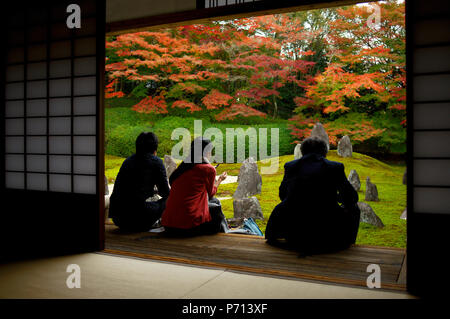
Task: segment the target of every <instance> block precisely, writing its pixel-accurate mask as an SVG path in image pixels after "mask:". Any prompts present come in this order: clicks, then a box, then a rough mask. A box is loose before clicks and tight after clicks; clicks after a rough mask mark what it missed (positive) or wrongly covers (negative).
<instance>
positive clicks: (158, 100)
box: [132, 95, 167, 114]
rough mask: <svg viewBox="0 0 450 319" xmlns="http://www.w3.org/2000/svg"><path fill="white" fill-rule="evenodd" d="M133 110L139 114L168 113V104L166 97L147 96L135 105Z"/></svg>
mask: <svg viewBox="0 0 450 319" xmlns="http://www.w3.org/2000/svg"><path fill="white" fill-rule="evenodd" d="M132 109H133V110H134V111H136V112H138V113H157V114H165V113H167V104H166V101H165V99H164V96H162V95H159V96H155V97H153V96H147V97H146V98H144V99H143V100H141V101H140V102H139V103H138V104H135V105H133V107H132Z"/></svg>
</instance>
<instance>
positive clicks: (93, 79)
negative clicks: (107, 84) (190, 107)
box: [2, 1, 105, 253]
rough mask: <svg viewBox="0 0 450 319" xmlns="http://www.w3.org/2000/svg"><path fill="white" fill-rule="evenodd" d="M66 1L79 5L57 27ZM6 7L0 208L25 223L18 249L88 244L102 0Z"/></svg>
mask: <svg viewBox="0 0 450 319" xmlns="http://www.w3.org/2000/svg"><path fill="white" fill-rule="evenodd" d="M70 3H76V4H78V5H79V7H80V9H81V20H80V22H81V25H80V26H81V27H80V28H74V29H71V28H69V27H68V26H67V24H66V20H67V18H68V17H69V15H70V14H72V13H73V11H71V10H69V12H67V6H68V5H69V4H70ZM6 13H7V16H6V17H5V19H4V23H6V28H7V30H8V32H7V33H8V37H7V39H6V41H7V50H6V52H5V56H4V79H3V80H4V92H3V94H4V96H3V103H2V104H3V105H4V108H3V109H2V112H3V130H2V131H3V145H2V146H3V170H4V174H2V175H3V180H2V184H3V185H2V186H3V188H2V192H3V193H4V194H6V195H7V196H6V200H7V202H8V204H9V205H8V208H7V209H6V210H5V211H2V215H3V214H7V215H8V216H7V218H8V220H7V222H8V223H10V226H11V227H12V228H11V229H12V230H13V231H14V232H17V231H20V230H21V229H22V230H26V232H27V233H25V237H23V239H25V238H30V239H31V238H33V240H31V241H30V242H27V240H24V242H23V245H22V247H27V246H28V247H33V246H34V244H33V243H34V241H37V242H39V243H41V240H42V244H43V246H42V245H41V247H42V249H43V250H47V249H48V250H49V251H54V250H55V249H53V248H56V250H61V249H62V251H69V250H74V249H75V250H85V249H95V248H96V247H99V243H100V241H101V229H100V228H101V227H100V225H99V220H101V217H99V211H100V207H99V205H101V203H100V201H99V198H103V195H102V194H100V192H101V190H102V187H99V185H101V184H99V181H100V180H101V181H103V179H102V177H103V170H102V164H101V163H102V158H103V157H102V155H101V152H102V151H103V147H102V145H101V144H102V138H101V136H102V134H101V133H102V132H101V130H102V118H103V115H102V112H103V111H102V110H101V103H102V98H101V92H102V91H103V88H102V86H101V84H102V78H103V59H104V49H103V48H104V30H103V28H104V15H105V9H104V4H103V3H102V2H101V1H78V2H65V1H58V2H52V1H49V2H47V3H46V2H45V1H40V2H37V3H36V4H35V5H33V6H18V7H14V6H11V8H9V9H8V10H7V11H6ZM39 228H40V229H39ZM9 235H10V236H11V235H14V233H13V234H11V233H9ZM28 235H29V236H28ZM31 253H32V252H31Z"/></svg>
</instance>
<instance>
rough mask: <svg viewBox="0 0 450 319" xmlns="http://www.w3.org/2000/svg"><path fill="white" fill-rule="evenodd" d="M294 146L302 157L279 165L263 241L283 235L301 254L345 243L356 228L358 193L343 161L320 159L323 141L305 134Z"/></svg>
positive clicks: (323, 152)
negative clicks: (276, 198) (281, 167)
mask: <svg viewBox="0 0 450 319" xmlns="http://www.w3.org/2000/svg"><path fill="white" fill-rule="evenodd" d="M300 148H301V152H302V154H303V156H302V157H301V158H300V159H297V160H294V161H291V162H288V163H286V164H285V166H284V170H285V171H284V178H283V181H282V182H281V185H280V188H279V196H280V199H281V203H280V204H278V205H277V206H276V207H275V209H274V210H273V212H272V214H271V215H270V218H269V221H268V223H267V227H266V239H267V242H268V243H269V244H274V245H276V244H280V243H281V242H280V241H279V239H284V240H286V241H287V243H288V246H290V247H291V248H294V249H296V250H298V251H300V252H301V253H302V254H304V255H310V254H318V253H326V252H334V251H338V250H342V249H345V248H348V247H349V246H350V245H351V244H353V243H355V240H356V235H357V233H358V227H359V219H360V211H359V208H358V206H357V202H358V193H357V192H356V191H355V190H354V188H353V187H352V185H351V184H350V182H349V181H348V180H347V177H346V176H345V172H344V165H343V164H342V163H338V162H333V161H329V160H327V159H325V156H326V154H327V152H328V146H327V144H326V143H325V142H324V141H323V140H321V139H318V138H315V137H310V138H307V139H306V140H305V141H303V143H302V145H301V147H300Z"/></svg>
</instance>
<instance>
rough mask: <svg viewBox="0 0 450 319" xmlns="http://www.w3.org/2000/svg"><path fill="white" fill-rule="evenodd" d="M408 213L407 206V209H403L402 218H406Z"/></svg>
mask: <svg viewBox="0 0 450 319" xmlns="http://www.w3.org/2000/svg"><path fill="white" fill-rule="evenodd" d="M407 215H408V212H407V211H406V208H405V210H404V211H403V213H402V214H401V215H400V219H404V220H406V218H407Z"/></svg>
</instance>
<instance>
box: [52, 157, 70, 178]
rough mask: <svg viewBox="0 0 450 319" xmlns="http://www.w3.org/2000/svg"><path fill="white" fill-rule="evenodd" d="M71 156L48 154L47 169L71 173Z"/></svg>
mask: <svg viewBox="0 0 450 319" xmlns="http://www.w3.org/2000/svg"><path fill="white" fill-rule="evenodd" d="M71 165H72V161H71V157H70V156H64V155H50V157H49V170H50V172H51V173H68V174H70V173H71Z"/></svg>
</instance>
